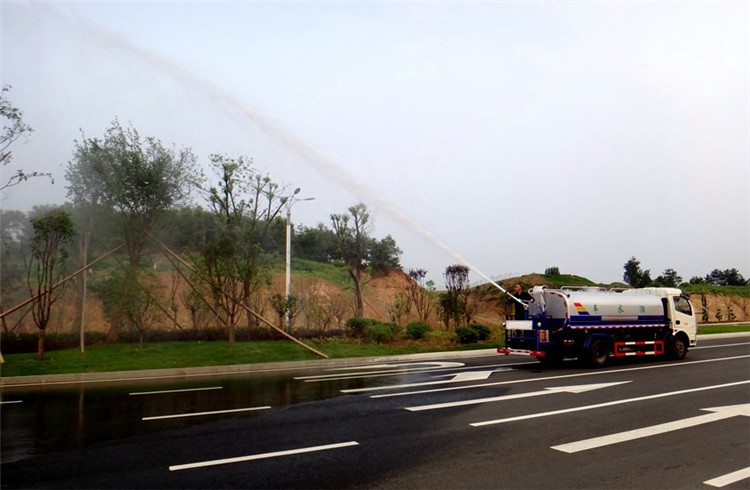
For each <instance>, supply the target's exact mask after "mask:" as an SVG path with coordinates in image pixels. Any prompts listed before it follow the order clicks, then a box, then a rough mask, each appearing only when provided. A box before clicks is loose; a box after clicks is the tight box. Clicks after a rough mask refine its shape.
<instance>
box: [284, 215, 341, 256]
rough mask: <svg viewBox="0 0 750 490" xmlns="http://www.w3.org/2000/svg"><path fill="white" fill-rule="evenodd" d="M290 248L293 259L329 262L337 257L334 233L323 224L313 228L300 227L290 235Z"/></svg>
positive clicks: (336, 242) (336, 239)
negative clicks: (292, 250) (292, 252)
mask: <svg viewBox="0 0 750 490" xmlns="http://www.w3.org/2000/svg"><path fill="white" fill-rule="evenodd" d="M292 248H293V249H294V255H295V257H298V258H300V259H307V260H314V261H316V262H330V261H332V260H333V259H334V258H336V257H339V248H338V238H337V237H336V233H335V232H334V231H333V230H331V229H330V228H328V227H326V226H325V225H324V224H323V223H318V225H317V226H316V227H315V228H306V227H305V226H302V225H300V226H299V227H298V231H297V232H296V233H294V234H293V235H292Z"/></svg>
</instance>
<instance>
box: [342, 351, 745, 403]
mask: <svg viewBox="0 0 750 490" xmlns="http://www.w3.org/2000/svg"><path fill="white" fill-rule="evenodd" d="M746 357H750V355H745V356H733V357H722V358H718V359H704V360H702V361H688V362H681V363H679V364H674V363H672V364H660V365H658V366H639V367H633V368H627V369H606V370H597V371H590V372H585V373H576V374H561V375H558V376H547V377H545V378H529V379H517V380H513V381H496V382H494V383H481V384H476V385H469V386H451V387H448V388H436V389H433V390H418V391H402V392H399V393H385V394H382V395H370V398H389V397H392V396H408V395H423V394H425V393H437V392H441V391H454V390H470V389H474V388H486V387H488V386H500V385H510V384H519V383H535V382H537V381H547V380H550V379H565V378H580V377H584V376H601V375H603V374H616V373H627V372H630V371H643V370H646V369H664V368H675V367H683V366H691V365H693V364H703V363H706V362H718V361H734V360H737V359H744V358H746ZM526 364H538V363H537V362H533V363H526ZM410 386H412V385H394V386H390V387H382V386H374V387H372V388H362V389H361V390H362V391H365V390H370V391H374V390H380V389H385V388H388V389H393V388H408V387H410ZM342 391H343V390H342Z"/></svg>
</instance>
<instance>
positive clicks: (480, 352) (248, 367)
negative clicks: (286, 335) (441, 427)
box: [0, 332, 750, 388]
mask: <svg viewBox="0 0 750 490" xmlns="http://www.w3.org/2000/svg"><path fill="white" fill-rule="evenodd" d="M737 337H750V332H736V333H718V334H708V335H700V336H698V345H700V341H701V340H710V339H728V338H737ZM498 355H499V354H498V353H497V349H477V350H468V351H446V352H426V353H422V354H404V355H396V356H380V357H349V358H344V359H316V360H312V361H293V362H272V363H258V364H235V365H230V366H205V367H192V368H175V369H149V370H142V371H113V372H105V373H72V374H47V375H35V376H13V377H0V388H4V387H8V388H9V387H28V386H58V385H65V384H77V383H115V382H123V381H146V380H158V379H170V378H188V377H210V376H224V375H233V374H251V373H266V374H267V373H273V372H282V371H293V370H298V369H309V368H313V367H314V368H320V369H326V368H331V367H346V366H362V365H367V364H376V363H382V362H397V361H409V362H420V361H422V362H428V361H439V360H441V359H447V358H450V359H469V358H474V357H485V356H498Z"/></svg>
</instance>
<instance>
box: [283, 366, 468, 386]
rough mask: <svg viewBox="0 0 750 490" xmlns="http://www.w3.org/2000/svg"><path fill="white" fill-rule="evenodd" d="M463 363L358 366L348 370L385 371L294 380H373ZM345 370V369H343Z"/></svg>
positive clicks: (320, 375) (326, 375)
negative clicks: (377, 377)
mask: <svg viewBox="0 0 750 490" xmlns="http://www.w3.org/2000/svg"><path fill="white" fill-rule="evenodd" d="M463 366H464V363H462V362H412V363H406V364H378V365H372V366H357V367H354V368H348V369H375V368H377V369H383V371H354V372H351V373H336V374H317V375H312V376H297V377H295V378H294V379H296V380H302V381H305V382H306V383H310V382H315V381H337V380H341V379H350V378H371V377H374V376H378V375H389V374H403V373H411V372H414V373H420V372H427V371H436V370H439V369H448V368H457V367H463ZM342 369H344V368H342Z"/></svg>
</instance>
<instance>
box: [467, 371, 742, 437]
mask: <svg viewBox="0 0 750 490" xmlns="http://www.w3.org/2000/svg"><path fill="white" fill-rule="evenodd" d="M748 383H750V380H745V381H736V382H734V383H725V384H720V385H713V386H701V387H699V388H690V389H687V390H679V391H670V392H668V393H657V394H656V395H647V396H639V397H635V398H625V399H623V400H614V401H611V402H604V403H597V404H595V405H585V406H582V407H573V408H565V409H562V410H553V411H551V412H541V413H532V414H528V415H519V416H517V417H508V418H504V419H497V420H486V421H484V422H474V423H473V424H469V425H471V426H472V427H481V426H483V425H493V424H505V423H507V422H517V421H519V420H529V419H536V418H541V417H549V416H552V415H562V414H565V413H572V412H582V411H585V410H594V409H597V408H603V407H612V406H615V405H622V404H625V403H633V402H640V401H644V400H654V399H656V398H665V397H668V396H675V395H684V394H686V393H697V392H699V391H707V390H717V389H720V388H728V387H731V386H739V385H744V384H748Z"/></svg>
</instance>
